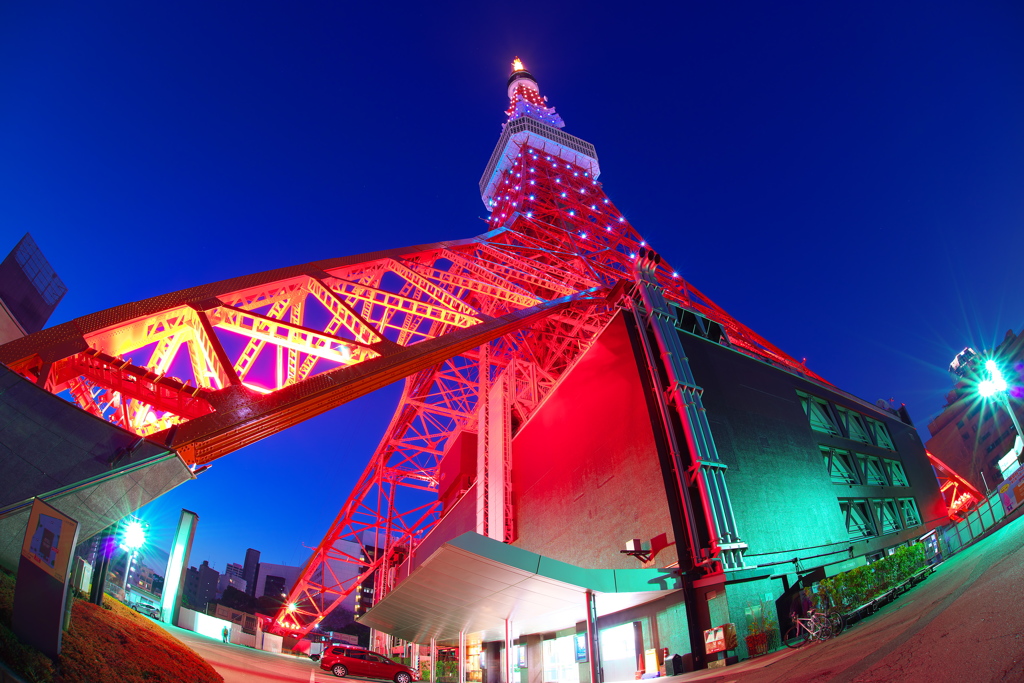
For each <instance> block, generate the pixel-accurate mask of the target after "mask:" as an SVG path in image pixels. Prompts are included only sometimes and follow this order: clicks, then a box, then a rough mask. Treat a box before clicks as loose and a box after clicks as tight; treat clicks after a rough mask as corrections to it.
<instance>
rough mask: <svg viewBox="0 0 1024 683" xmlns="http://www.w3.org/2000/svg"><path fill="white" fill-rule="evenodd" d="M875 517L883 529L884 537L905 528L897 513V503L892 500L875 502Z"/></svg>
mask: <svg viewBox="0 0 1024 683" xmlns="http://www.w3.org/2000/svg"><path fill="white" fill-rule="evenodd" d="M872 502H873V503H874V504H875V515H876V516H877V517H878V523H879V525H881V527H882V535H885V534H891V533H894V532H896V531H899V530H900V529H902V528H903V525H902V524H900V514H899V512H897V511H896V501H895V500H891V499H888V498H886V499H884V500H875V501H872Z"/></svg>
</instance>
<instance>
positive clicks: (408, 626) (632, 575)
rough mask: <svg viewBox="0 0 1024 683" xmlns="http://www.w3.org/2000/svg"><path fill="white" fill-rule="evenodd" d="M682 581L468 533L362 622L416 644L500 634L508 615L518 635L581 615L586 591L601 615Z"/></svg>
mask: <svg viewBox="0 0 1024 683" xmlns="http://www.w3.org/2000/svg"><path fill="white" fill-rule="evenodd" d="M681 587H682V583H681V581H680V578H679V576H678V575H677V574H676V573H675V570H672V569H585V568H583V567H577V566H575V565H571V564H567V563H565V562H559V561H558V560H553V559H551V558H549V557H544V556H542V555H537V554H536V553H531V552H529V551H527V550H523V549H522V548H516V547H514V546H510V545H506V544H504V543H501V542H499V541H495V540H493V539H490V538H487V537H485V536H481V535H480V534H477V533H474V532H467V533H464V534H462V535H461V536H457V537H456V538H454V539H452V540H450V541H448V542H446V543H445V544H443V545H442V546H441V547H440V548H439V549H438V550H436V551H435V552H434V553H433V554H432V555H431V556H430V557H428V558H427V559H426V560H424V561H423V562H422V563H421V564H420V565H419V566H418V567H417V568H416V569H415V570H413V571H412V573H411V574H409V576H408V577H407V578H406V579H405V580H403V581H402V582H400V583H399V584H398V586H396V587H395V588H394V589H393V590H392V591H391V592H390V593H388V594H387V595H386V596H385V597H384V599H382V600H381V601H380V602H378V603H377V604H376V605H374V606H373V608H372V609H370V610H369V611H368V612H367V613H366V614H365V615H363V616H362V617H360V618H359V623H361V624H364V625H366V626H369V627H370V628H374V629H377V630H378V631H383V632H384V633H389V634H391V635H394V636H397V637H398V638H402V639H403V640H406V641H409V642H413V643H429V642H430V639H431V638H436V639H437V641H438V642H457V641H458V637H459V632H460V631H465V632H466V633H477V634H481V638H482V639H483V640H501V639H503V638H504V637H505V621H506V620H511V621H512V622H513V623H514V631H515V633H516V634H517V635H518V634H528V633H546V632H550V631H555V630H559V629H562V628H567V627H570V626H573V625H575V624H577V623H578V622H581V621H585V620H586V618H587V602H586V593H587V591H588V590H590V591H593V592H594V594H595V602H596V604H597V610H598V615H599V616H602V615H605V614H610V613H612V612H618V611H620V610H623V609H626V608H628V607H633V606H636V605H642V604H644V603H647V602H651V601H653V600H658V599H659V598H663V597H665V596H667V595H669V594H671V593H674V592H676V591H678V590H679V589H680V588H681Z"/></svg>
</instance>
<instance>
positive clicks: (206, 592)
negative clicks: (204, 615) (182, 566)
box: [184, 560, 220, 611]
mask: <svg viewBox="0 0 1024 683" xmlns="http://www.w3.org/2000/svg"><path fill="white" fill-rule="evenodd" d="M219 580H220V572H218V571H217V570H216V569H214V568H213V567H211V566H210V564H209V562H207V561H206V560H203V564H202V565H200V566H199V568H198V569H196V568H195V567H189V568H188V571H186V572H185V591H184V598H185V604H186V605H188V606H190V607H192V608H193V609H197V610H199V611H205V610H206V604H207V603H208V602H210V601H211V600H213V599H215V598H216V595H217V583H218V581H219Z"/></svg>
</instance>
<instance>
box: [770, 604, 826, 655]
mask: <svg viewBox="0 0 1024 683" xmlns="http://www.w3.org/2000/svg"><path fill="white" fill-rule="evenodd" d="M789 616H790V619H791V620H792V622H793V625H792V626H790V627H789V630H788V631H786V637H785V638H783V639H782V642H784V643H785V644H786V647H791V648H794V649H795V648H798V647H803V646H804V644H806V643H807V641H808V640H811V639H814V640H828V639H829V638H831V637H832V622H831V620H830V619H829V615H826V614H824V613H822V612H817V611H815V610H811V611H810V612H808V613H807V616H806V617H798V616H797V615H796V612H793V613H791V614H790V615H789Z"/></svg>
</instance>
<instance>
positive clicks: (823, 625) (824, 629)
mask: <svg viewBox="0 0 1024 683" xmlns="http://www.w3.org/2000/svg"><path fill="white" fill-rule="evenodd" d="M815 626H816V627H817V629H816V630H815V632H814V638H815V640H828V639H829V638H831V637H832V625H831V624H830V623H828V619H826V618H825V615H822V616H821V617H820V618H819V619H818V623H817V624H815Z"/></svg>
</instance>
